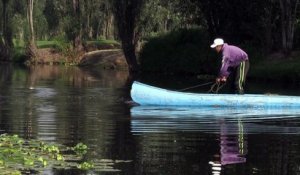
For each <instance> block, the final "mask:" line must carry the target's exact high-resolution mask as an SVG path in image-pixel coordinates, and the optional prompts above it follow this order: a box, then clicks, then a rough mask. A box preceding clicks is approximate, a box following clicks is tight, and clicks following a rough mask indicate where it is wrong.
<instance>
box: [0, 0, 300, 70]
mask: <svg viewBox="0 0 300 175" xmlns="http://www.w3.org/2000/svg"><path fill="white" fill-rule="evenodd" d="M1 2H2V3H0V11H1V12H2V14H3V15H2V17H1V18H0V24H1V28H0V53H1V56H2V57H1V59H2V60H4V59H8V58H9V56H10V55H11V51H12V47H14V45H13V44H12V43H13V42H12V41H13V40H21V41H25V43H28V45H30V44H33V45H34V42H28V41H30V40H31V41H32V40H33V39H35V40H55V39H57V38H59V39H61V38H64V39H65V40H67V41H69V42H70V43H72V45H73V46H74V48H75V49H81V48H82V44H83V43H84V42H83V41H82V40H96V39H115V40H120V41H121V42H120V43H122V47H123V51H124V54H125V56H126V59H127V62H128V63H129V66H133V67H136V66H137V65H136V59H137V58H136V55H135V53H136V49H139V48H140V47H139V46H141V45H140V43H141V41H143V40H145V39H147V38H149V37H152V36H160V35H161V34H164V33H168V32H170V31H174V30H178V29H182V28H183V29H190V28H199V29H201V30H202V31H205V33H207V36H205V38H202V40H208V39H209V40H210V41H211V40H212V39H213V38H215V37H223V38H224V39H225V40H226V41H227V42H228V43H232V44H237V45H248V46H249V47H255V48H256V49H257V51H259V52H261V53H271V52H279V51H280V52H283V53H284V54H286V55H288V54H290V53H291V52H292V51H293V50H295V49H297V48H298V47H299V41H298V39H299V37H300V35H299V31H300V30H299V22H298V21H299V13H298V11H299V7H298V6H299V0H265V1H260V0H244V1H238V0H227V1H222V0H221V1H220V0H210V1H206V0H187V1H183V0H139V1H137V0H121V1H117V0H115V1H109V0H85V1H79V0H72V1H71V0H39V1H35V0H26V1H19V0H2V1H1ZM31 13H32V14H31ZM31 18H32V19H31ZM30 51H32V52H34V49H31V50H30Z"/></svg>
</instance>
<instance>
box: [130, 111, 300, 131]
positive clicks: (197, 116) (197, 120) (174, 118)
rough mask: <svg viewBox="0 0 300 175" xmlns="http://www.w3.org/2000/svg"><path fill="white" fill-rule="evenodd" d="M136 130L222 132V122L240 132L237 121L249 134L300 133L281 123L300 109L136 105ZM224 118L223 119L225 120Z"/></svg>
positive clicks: (134, 116)
mask: <svg viewBox="0 0 300 175" xmlns="http://www.w3.org/2000/svg"><path fill="white" fill-rule="evenodd" d="M130 111H131V116H132V120H131V125H132V132H133V133H135V134H138V133H143V132H170V131H172V130H173V131H201V132H205V133H220V128H221V127H222V122H225V123H226V125H227V126H228V131H227V133H228V134H238V133H239V131H238V129H237V128H236V127H233V126H232V125H236V123H237V122H242V123H244V124H243V125H244V132H245V133H246V134H255V133H275V134H276V133H280V134H282V133H300V128H298V127H293V126H289V125H287V126H286V125H278V124H276V122H277V121H283V120H289V121H290V120H292V119H293V118H295V119H299V118H300V109H292V108H276V109H260V108H219V107H209V108H194V107H156V106H135V107H132V108H131V110H130ZM221 121H222V122H221Z"/></svg>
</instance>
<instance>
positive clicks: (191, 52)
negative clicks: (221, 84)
mask: <svg viewBox="0 0 300 175" xmlns="http://www.w3.org/2000/svg"><path fill="white" fill-rule="evenodd" d="M210 42H211V41H210V40H209V38H208V34H207V33H206V32H204V31H203V30H201V29H180V30H177V31H173V32H170V33H168V34H165V35H163V36H159V37H154V38H151V39H149V41H148V42H146V44H145V45H144V46H143V49H142V51H141V53H140V63H141V68H142V70H143V71H150V72H164V73H187V74H189V73H197V74H207V73H212V72H214V73H215V71H216V67H218V66H217V62H218V59H216V57H218V56H217V55H216V54H215V52H212V50H211V49H210V47H209V46H210ZM213 57H214V58H213Z"/></svg>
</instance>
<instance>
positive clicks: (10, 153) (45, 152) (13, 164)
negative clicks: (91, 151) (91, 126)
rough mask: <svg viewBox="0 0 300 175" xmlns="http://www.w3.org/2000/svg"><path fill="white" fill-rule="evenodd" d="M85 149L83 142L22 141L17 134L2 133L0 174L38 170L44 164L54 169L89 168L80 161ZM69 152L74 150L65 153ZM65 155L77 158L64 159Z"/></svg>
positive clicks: (89, 166)
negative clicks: (50, 142)
mask: <svg viewBox="0 0 300 175" xmlns="http://www.w3.org/2000/svg"><path fill="white" fill-rule="evenodd" d="M87 149H88V147H87V146H86V145H84V144H83V143H79V144H77V145H76V146H75V147H72V148H68V147H65V146H63V145H56V144H48V143H45V142H42V141H39V140H24V139H22V138H20V137H19V136H17V135H12V136H11V135H7V134H2V135H0V170H1V172H0V175H1V174H3V173H4V174H15V175H18V174H22V172H28V171H29V172H41V171H43V170H44V169H45V168H46V167H52V168H57V169H68V168H74V167H77V168H78V169H82V170H88V169H91V168H93V164H92V163H88V162H83V163H81V162H82V159H83V155H84V154H85V153H86V150H87ZM70 151H74V153H73V154H67V152H70ZM79 153H80V154H79ZM78 154H79V155H80V156H78ZM65 157H68V160H77V161H75V162H74V161H72V162H68V161H67V160H66V159H65Z"/></svg>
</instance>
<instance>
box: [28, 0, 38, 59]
mask: <svg viewBox="0 0 300 175" xmlns="http://www.w3.org/2000/svg"><path fill="white" fill-rule="evenodd" d="M33 3H34V0H27V19H28V25H29V42H28V44H27V48H26V55H27V57H28V58H29V60H30V62H32V61H34V60H33V59H35V58H36V56H37V47H36V44H35V37H34V27H33Z"/></svg>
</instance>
